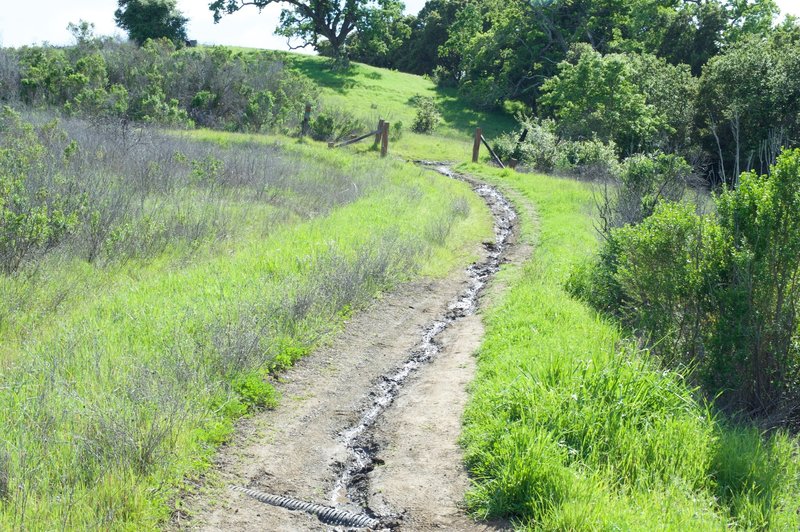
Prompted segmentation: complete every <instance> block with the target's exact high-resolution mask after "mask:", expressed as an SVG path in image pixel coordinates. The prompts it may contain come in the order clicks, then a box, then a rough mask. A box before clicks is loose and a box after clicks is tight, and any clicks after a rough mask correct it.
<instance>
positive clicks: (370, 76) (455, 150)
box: [279, 53, 514, 161]
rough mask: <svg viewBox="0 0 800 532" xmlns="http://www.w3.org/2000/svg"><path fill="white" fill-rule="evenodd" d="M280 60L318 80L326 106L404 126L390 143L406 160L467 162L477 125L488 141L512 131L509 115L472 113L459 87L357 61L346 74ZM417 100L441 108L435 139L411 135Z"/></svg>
mask: <svg viewBox="0 0 800 532" xmlns="http://www.w3.org/2000/svg"><path fill="white" fill-rule="evenodd" d="M279 57H281V58H282V59H283V61H285V63H286V64H287V65H288V66H289V67H291V68H293V69H296V70H297V71H299V72H301V73H302V74H303V75H305V76H307V77H308V78H309V79H311V80H312V81H313V82H314V84H315V85H316V86H317V87H318V88H319V89H320V91H321V96H322V104H323V105H324V106H326V107H332V108H338V109H345V110H347V111H349V112H351V113H352V114H353V115H355V116H357V117H359V118H362V119H364V120H365V121H366V122H367V123H368V124H370V125H372V124H377V122H378V120H379V119H381V118H383V119H384V120H388V121H389V122H391V123H397V122H402V124H403V136H402V138H401V139H400V140H399V141H397V142H393V143H392V146H391V151H392V153H395V154H399V155H402V156H404V157H406V158H418V159H432V160H450V161H463V160H465V159H468V158H469V157H471V154H472V138H473V135H474V131H475V127H476V126H480V127H482V128H483V130H484V135H485V136H486V137H487V138H489V139H491V138H493V137H494V136H496V135H499V134H500V133H502V132H504V131H507V130H510V129H512V128H513V127H514V120H513V117H512V116H511V115H510V114H508V113H503V112H486V111H484V112H482V111H476V110H473V109H471V108H470V107H469V106H467V105H465V104H464V103H463V102H462V101H461V100H459V98H458V94H457V91H456V90H455V89H442V88H439V87H437V86H436V84H435V83H433V81H431V80H430V79H427V78H423V77H421V76H415V75H413V74H406V73H404V72H397V71H393V70H386V69H383V68H376V67H372V66H369V65H364V64H361V63H353V64H352V66H351V68H350V69H349V70H346V71H332V70H331V69H330V66H329V60H328V59H327V58H323V57H318V56H311V55H304V54H296V53H280V54H279ZM415 96H427V97H430V98H433V99H434V100H435V101H436V103H437V104H438V105H439V108H440V110H441V113H442V124H441V125H440V127H439V128H437V130H436V132H435V135H421V134H417V133H413V132H412V131H411V124H412V122H413V120H414V115H415V113H416V109H415V107H414V103H413V98H414V97H415ZM361 146H362V149H363V144H362V145H361Z"/></svg>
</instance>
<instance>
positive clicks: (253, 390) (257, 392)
mask: <svg viewBox="0 0 800 532" xmlns="http://www.w3.org/2000/svg"><path fill="white" fill-rule="evenodd" d="M233 389H234V390H235V391H236V393H237V394H238V395H239V397H240V398H241V400H242V402H243V403H244V404H246V405H247V406H249V407H251V408H253V407H255V408H274V407H275V406H277V404H278V394H277V392H276V391H275V388H273V387H272V385H271V384H270V383H268V382H266V381H265V380H264V379H263V378H262V377H261V376H260V375H259V374H258V373H248V374H246V375H242V376H240V377H237V378H236V379H234V381H233Z"/></svg>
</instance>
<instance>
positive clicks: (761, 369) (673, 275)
mask: <svg viewBox="0 0 800 532" xmlns="http://www.w3.org/2000/svg"><path fill="white" fill-rule="evenodd" d="M638 173H639V172H630V171H629V172H628V174H632V175H636V174H638ZM643 175H644V176H645V178H646V179H645V180H644V181H645V182H647V181H649V187H650V188H651V190H652V189H655V187H657V186H658V185H659V183H658V181H657V180H656V175H657V173H656V172H652V171H651V172H644V173H643ZM648 177H649V179H647V178H648ZM642 181H643V180H642V179H637V182H639V183H641V182H642ZM623 184H624V185H625V186H626V187H631V186H641V184H638V185H633V184H631V183H630V178H629V180H628V181H625V182H623ZM660 190H663V187H661V188H660ZM640 196H642V198H643V199H645V203H643V208H645V207H646V208H648V209H649V210H650V212H652V215H649V216H648V215H647V213H643V214H642V215H641V216H639V217H638V219H628V220H625V222H626V223H625V224H624V225H621V226H620V227H616V228H615V227H613V225H612V224H609V225H608V226H607V231H606V240H605V242H604V245H603V249H602V250H601V253H600V256H599V258H598V260H597V261H596V262H595V263H594V264H592V265H591V266H590V267H589V268H588V269H584V270H579V271H577V272H576V274H575V275H573V278H572V280H571V287H572V290H573V292H574V293H576V294H577V295H579V296H581V297H583V298H584V299H586V300H588V301H589V302H591V303H592V304H593V305H594V306H595V307H597V308H599V309H602V310H605V311H607V312H611V313H613V314H616V315H617V316H618V317H619V318H620V319H621V320H622V321H623V322H624V323H625V324H627V325H628V326H629V327H631V328H632V329H633V330H635V331H636V332H638V333H639V334H640V335H641V336H642V337H643V338H644V339H645V340H646V342H647V345H648V346H649V347H650V349H652V350H653V351H654V352H655V353H657V354H659V355H660V356H661V358H662V359H663V360H665V361H667V362H668V363H670V364H676V363H677V364H681V365H686V366H691V367H696V368H697V369H698V375H700V376H701V379H702V382H703V383H704V384H705V387H706V389H707V390H708V391H709V392H710V393H711V394H713V395H716V394H720V401H719V404H721V405H722V406H724V407H727V408H728V409H731V410H736V411H744V412H747V413H749V414H757V415H762V416H763V415H768V416H774V419H775V420H776V421H778V422H786V421H797V420H798V418H800V411H798V405H799V404H800V397H798V386H799V385H800V349H798V346H799V345H800V327H799V325H800V322H798V311H800V150H790V151H786V152H784V153H783V154H782V155H781V156H780V157H779V158H778V160H777V163H776V164H775V165H774V166H773V167H772V168H770V173H769V174H768V175H758V174H756V173H755V172H751V173H748V174H743V175H742V177H741V183H740V185H739V186H738V187H737V188H735V189H728V190H725V191H724V192H723V193H722V194H720V195H719V196H718V197H717V198H716V200H715V204H716V212H715V213H714V214H708V215H700V214H696V212H695V208H694V207H693V206H692V205H690V204H688V203H675V202H669V201H663V202H659V201H655V202H654V201H653V200H652V199H648V196H647V195H640ZM618 197H619V196H618ZM661 199H664V200H668V199H673V200H674V199H676V198H669V197H666V198H661ZM618 225H619V224H618Z"/></svg>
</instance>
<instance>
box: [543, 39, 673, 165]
mask: <svg viewBox="0 0 800 532" xmlns="http://www.w3.org/2000/svg"><path fill="white" fill-rule="evenodd" d="M558 71H559V72H558V75H556V76H554V77H552V78H550V79H548V80H547V81H546V82H545V83H544V85H542V97H541V103H542V104H543V105H544V106H545V107H547V108H549V109H551V110H552V112H553V115H554V116H555V117H556V118H557V119H558V128H559V131H560V132H561V133H562V134H563V135H565V136H566V137H568V138H571V139H575V140H580V139H586V138H592V137H593V136H594V137H596V138H597V139H599V140H601V141H603V142H608V141H614V142H615V143H616V144H617V146H618V147H619V148H620V150H621V151H622V154H623V155H630V154H633V153H636V152H638V151H641V150H642V149H650V148H652V147H653V146H652V144H653V141H654V140H655V139H656V136H657V134H658V132H659V131H660V130H661V129H662V128H664V127H665V126H666V124H665V118H664V117H662V116H660V115H658V113H657V112H656V109H655V108H654V107H653V106H652V105H650V104H648V103H647V100H646V97H645V95H644V94H643V92H642V90H641V89H640V88H639V87H638V86H637V85H636V83H635V82H634V79H635V77H636V76H635V74H636V73H635V71H634V68H633V63H632V61H631V59H630V58H629V57H628V56H626V55H624V54H609V55H606V56H602V55H601V54H600V53H598V52H596V51H595V50H594V49H592V48H591V47H590V46H589V45H586V44H581V45H575V47H574V48H573V49H572V51H571V52H570V55H569V57H568V60H567V61H562V62H561V63H560V64H559V65H558Z"/></svg>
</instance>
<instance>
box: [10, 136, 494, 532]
mask: <svg viewBox="0 0 800 532" xmlns="http://www.w3.org/2000/svg"><path fill="white" fill-rule="evenodd" d="M59 130H60V131H65V135H64V139H63V140H55V141H53V142H52V143H50V144H47V143H45V144H44V145H46V146H47V153H50V154H59V153H63V152H62V151H61V147H62V145H63V143H66V145H70V143H71V142H72V141H73V140H75V141H76V142H77V145H78V146H79V148H78V150H77V151H76V152H75V153H74V155H73V157H72V158H70V159H69V160H68V161H67V162H64V160H63V158H60V157H55V156H54V157H50V158H48V157H45V158H44V159H43V160H45V161H46V162H47V164H43V165H42V168H41V169H40V170H37V172H38V173H35V172H34V173H35V174H36V175H33V174H31V175H32V177H31V179H38V180H40V182H41V183H53V185H54V186H57V185H58V183H59V181H58V179H57V178H56V176H63V177H64V178H67V180H68V181H71V182H72V183H73V184H74V186H79V187H81V190H83V191H85V193H86V194H87V195H88V201H87V203H86V204H87V205H88V206H89V207H90V208H92V209H95V210H97V211H99V212H100V213H101V214H100V216H102V217H103V218H102V220H103V221H102V223H100V224H99V225H98V226H97V227H94V226H92V225H91V220H92V219H91V218H89V219H88V220H82V221H81V223H79V224H77V225H76V226H75V227H74V230H73V232H72V233H70V234H69V235H68V236H67V237H65V238H64V239H63V240H62V241H60V242H59V243H58V245H55V246H52V247H47V248H42V249H40V250H39V252H37V253H36V254H34V255H31V256H29V257H27V258H26V260H25V261H24V262H23V263H21V264H20V267H19V268H18V269H17V270H16V271H15V272H14V273H12V274H5V275H0V293H2V294H3V295H4V297H3V300H2V303H0V309H2V312H1V313H0V315H2V317H3V325H2V327H0V529H4V530H6V529H8V530H13V529H54V528H69V529H98V528H99V529H135V530H140V529H147V528H153V527H156V526H158V524H159V523H163V522H164V521H165V520H166V519H168V518H169V515H170V512H171V511H172V507H171V503H170V501H171V500H172V499H173V498H174V497H175V494H176V492H177V490H178V489H179V488H180V486H181V485H182V482H183V479H184V478H185V477H186V476H187V475H194V474H197V472H198V471H201V470H202V469H203V468H204V467H206V466H207V465H208V460H209V458H210V456H211V453H212V452H213V450H214V448H215V447H216V446H217V445H218V444H220V443H221V442H222V441H224V440H225V439H226V438H227V436H228V435H229V434H230V431H231V428H232V423H233V420H235V419H236V418H237V417H239V416H241V415H244V414H246V413H247V412H249V411H251V410H252V409H254V408H263V407H270V406H272V405H274V404H275V403H276V401H277V400H278V399H279V398H278V396H277V394H276V392H275V390H274V388H273V387H272V385H271V378H272V377H271V375H273V374H274V373H275V372H276V371H279V370H280V369H281V368H284V367H286V366H288V365H290V364H292V363H293V362H294V361H295V360H297V359H298V358H299V357H301V356H303V355H305V354H307V353H308V352H309V351H310V350H311V349H313V348H314V347H315V346H316V345H318V344H319V343H320V342H324V341H326V338H327V337H328V336H329V335H330V334H331V333H333V332H335V331H336V329H337V328H338V327H339V326H340V324H341V323H342V321H343V319H344V318H345V317H346V316H348V315H349V314H350V313H351V312H353V311H354V310H355V309H358V308H361V307H363V306H364V305H365V304H366V303H367V302H368V301H369V300H370V299H371V298H372V297H374V296H375V295H376V294H377V293H379V292H380V291H382V290H387V289H389V288H390V287H392V286H395V285H396V284H397V283H399V282H402V281H405V280H407V279H409V278H411V277H413V276H415V275H419V274H422V273H427V274H442V273H444V272H446V271H449V270H450V269H451V268H453V267H454V266H455V265H456V264H463V263H465V262H466V260H467V259H468V258H469V257H470V256H471V254H472V246H474V244H475V243H476V242H478V241H480V240H481V238H483V237H484V236H485V235H487V234H490V222H489V220H488V216H487V215H486V213H485V211H484V210H482V209H480V208H478V207H477V206H478V200H477V199H476V198H474V197H472V195H471V192H470V191H469V189H468V187H466V186H465V185H463V184H458V183H454V182H450V181H449V180H447V179H444V178H441V177H438V176H436V175H433V174H432V173H422V172H420V171H418V170H416V169H410V168H408V167H405V166H402V165H399V164H396V163H391V162H382V163H379V164H375V162H374V161H366V160H359V159H356V158H353V157H352V156H350V155H348V154H347V153H332V152H327V151H323V150H318V149H316V148H314V147H308V146H302V145H301V146H296V147H289V148H285V149H281V148H278V147H275V146H269V145H266V144H264V143H263V142H259V143H256V142H251V141H249V140H245V141H244V142H227V143H226V144H225V145H222V144H220V143H218V142H200V141H198V140H196V139H192V138H189V137H175V136H165V135H161V134H158V133H154V132H145V131H140V130H136V131H127V132H124V133H123V132H120V133H119V135H127V137H125V138H122V137H120V136H117V134H116V133H115V132H116V130H111V131H109V132H101V133H100V134H93V133H91V132H90V131H88V129H86V128H85V127H84V126H83V125H82V124H80V123H78V122H68V123H61V125H60V126H59ZM215 135H216V136H217V138H218V139H222V138H224V139H228V138H233V137H227V136H224V135H222V134H215ZM236 138H237V139H239V138H240V137H236ZM48 142H50V141H48ZM100 154H102V155H100ZM48 165H50V166H52V172H51V171H50V170H48V169H47V168H48ZM104 176H105V177H106V179H104ZM48 179H49V180H50V181H49V182H48V181H47V180H48ZM465 202H466V205H468V207H469V208H467V207H465ZM119 205H123V207H119ZM187 209H193V210H189V211H187ZM187 212H188V213H190V214H187ZM154 220H155V221H158V223H156V222H155V221H154ZM186 220H188V222H186ZM181 223H182V224H184V226H190V225H191V226H195V227H199V229H197V230H192V231H189V230H186V229H177V228H176V227H177V226H178V224H181ZM154 224H155V227H156V229H154V230H151V229H150V228H151V227H153V226H154ZM441 224H447V225H449V228H445V229H442V228H439V227H438V226H440V225H441ZM89 230H98V231H99V230H104V231H105V233H106V234H107V236H105V237H101V236H98V237H97V238H98V240H99V242H100V244H98V245H97V249H98V250H99V251H98V252H97V253H96V254H95V255H94V256H90V254H89V253H88V247H87V246H88V244H89V237H90V236H91V235H92V233H87V231H89ZM148 231H150V232H148ZM420 233H422V234H430V235H434V236H432V237H431V238H422V239H420V238H419V237H418V235H419V234H420ZM159 234H161V235H163V236H161V237H159V236H157V235H159ZM187 234H188V235H189V236H188V237H187V236H186V235H187ZM440 234H444V235H447V237H446V238H445V239H444V240H441V239H439V238H438V237H437V236H435V235H440ZM193 235H200V236H199V237H197V238H195V236H193ZM156 241H157V242H159V243H158V244H154V242H156ZM6 295H8V296H9V297H5V296H6Z"/></svg>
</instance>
